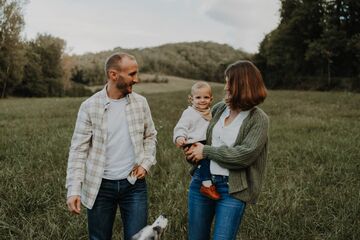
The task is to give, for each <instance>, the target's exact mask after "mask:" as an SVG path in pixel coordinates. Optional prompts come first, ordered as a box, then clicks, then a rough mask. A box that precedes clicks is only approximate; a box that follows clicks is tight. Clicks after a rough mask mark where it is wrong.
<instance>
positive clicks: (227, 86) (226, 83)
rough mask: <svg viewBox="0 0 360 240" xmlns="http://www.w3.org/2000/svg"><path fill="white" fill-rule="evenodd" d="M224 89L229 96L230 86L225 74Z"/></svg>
mask: <svg viewBox="0 0 360 240" xmlns="http://www.w3.org/2000/svg"><path fill="white" fill-rule="evenodd" d="M224 90H225V94H226V97H229V96H230V87H229V78H228V77H227V76H226V77H225V87H224Z"/></svg>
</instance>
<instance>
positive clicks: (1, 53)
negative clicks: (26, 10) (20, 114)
mask: <svg viewBox="0 0 360 240" xmlns="http://www.w3.org/2000/svg"><path fill="white" fill-rule="evenodd" d="M22 4H23V3H22V2H21V1H11V0H9V1H7V0H0V90H1V92H0V97H1V98H3V97H5V96H7V95H8V94H10V93H11V92H12V91H13V89H14V87H15V86H16V85H17V84H18V83H19V82H20V81H21V78H22V73H23V71H22V69H23V54H24V52H23V47H22V42H21V37H20V33H21V31H22V28H23V26H24V20H23V15H22V12H21V7H22Z"/></svg>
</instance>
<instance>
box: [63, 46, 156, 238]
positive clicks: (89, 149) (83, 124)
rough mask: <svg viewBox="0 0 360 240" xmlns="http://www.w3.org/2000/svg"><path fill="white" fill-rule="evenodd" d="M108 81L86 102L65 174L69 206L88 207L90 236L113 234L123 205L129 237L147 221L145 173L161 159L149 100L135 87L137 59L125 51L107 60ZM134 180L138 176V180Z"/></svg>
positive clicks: (126, 233)
mask: <svg viewBox="0 0 360 240" xmlns="http://www.w3.org/2000/svg"><path fill="white" fill-rule="evenodd" d="M105 73H106V76H107V84H106V85H105V87H104V89H103V90H101V91H100V92H98V93H96V94H94V95H93V96H91V97H90V98H88V99H87V100H86V101H84V102H83V103H82V104H81V106H80V110H79V113H78V117H77V121H76V126H75V130H74V135H73V138H72V141H71V147H70V153H69V160H68V169H67V177H66V188H67V190H68V192H67V205H68V208H69V211H70V212H72V213H75V214H79V213H80V202H82V204H83V205H84V206H85V207H86V208H87V214H88V230H89V239H111V236H112V228H113V223H114V219H115V215H116V211H117V206H119V207H120V212H121V218H122V222H123V226H124V239H130V238H131V236H132V235H134V234H135V233H137V232H138V231H139V230H140V229H142V228H143V227H144V226H146V225H147V187H146V182H145V176H146V175H147V173H148V172H149V170H150V167H151V166H152V165H154V164H155V163H156V160H155V151H156V134H157V132H156V130H155V127H154V123H153V121H152V118H151V113H150V108H149V106H148V103H147V101H146V99H145V98H144V97H142V96H140V95H139V94H136V93H133V92H132V86H133V85H134V84H136V83H138V82H139V79H138V64H137V62H136V60H135V58H134V57H133V56H131V55H128V54H126V53H116V54H113V55H111V56H110V57H109V58H108V59H107V61H106V64H105ZM131 180H136V181H135V183H134V182H133V181H131Z"/></svg>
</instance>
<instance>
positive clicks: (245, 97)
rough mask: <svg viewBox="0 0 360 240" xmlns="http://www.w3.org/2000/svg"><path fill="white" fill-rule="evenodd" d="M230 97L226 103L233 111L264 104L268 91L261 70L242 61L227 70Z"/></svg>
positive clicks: (248, 62) (231, 65)
mask: <svg viewBox="0 0 360 240" xmlns="http://www.w3.org/2000/svg"><path fill="white" fill-rule="evenodd" d="M225 78H227V81H228V83H227V87H228V91H229V95H228V96H226V97H225V102H226V103H227V104H228V105H229V107H230V108H231V109H234V110H235V109H241V110H243V111H246V110H249V109H251V108H253V107H255V106H257V105H259V104H260V103H262V102H263V101H264V100H265V98H266V96H267V90H266V87H265V84H264V81H263V78H262V76H261V73H260V71H259V69H258V68H257V67H256V66H255V65H254V64H253V63H252V62H250V61H246V60H240V61H237V62H235V63H233V64H230V65H229V66H228V67H227V68H226V70H225Z"/></svg>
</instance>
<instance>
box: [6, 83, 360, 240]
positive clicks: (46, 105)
mask: <svg viewBox="0 0 360 240" xmlns="http://www.w3.org/2000/svg"><path fill="white" fill-rule="evenodd" d="M214 89H215V91H214V95H215V100H216V101H218V100H219V99H220V98H221V97H222V94H223V93H222V87H215V88H214ZM146 96H147V98H148V101H149V104H150V107H151V109H152V113H153V118H154V121H155V124H156V127H157V130H158V149H157V160H158V164H157V165H156V166H155V167H154V168H153V171H152V175H151V176H150V177H148V186H149V193H150V194H149V204H150V207H149V214H150V216H149V222H150V221H153V220H154V219H155V218H156V217H157V216H158V215H159V214H160V213H164V214H166V215H167V216H168V218H169V226H168V229H167V231H166V233H165V239H170V240H179V239H186V228H187V226H186V224H187V219H186V218H187V207H186V201H187V199H186V198H187V197H186V196H187V187H188V184H189V181H190V177H189V175H188V168H189V166H188V165H187V163H185V161H184V160H183V157H182V153H181V152H180V151H179V150H177V149H176V148H175V147H174V145H173V144H172V142H171V135H172V129H173V127H174V125H175V123H176V121H177V119H178V118H179V117H180V114H181V112H182V110H183V109H184V108H185V107H186V105H187V100H186V96H187V91H176V92H164V93H157V94H151V93H150V94H146ZM82 100H83V98H62V99H58V98H46V99H7V100H1V101H0V164H1V168H0V180H1V188H0V239H40V240H42V239H87V229H86V214H85V211H84V208H83V209H82V213H81V215H80V216H71V215H70V214H69V213H68V212H67V208H66V205H65V195H66V192H65V188H64V184H65V174H66V164H67V155H68V147H69V144H70V139H71V136H72V131H73V127H74V123H75V118H76V113H77V110H78V107H79V105H80V103H81V101H82ZM359 103H360V95H359V94H352V93H334V92H331V93H325V92H297V91H270V94H269V97H268V99H267V100H266V102H265V103H264V104H263V106H262V108H263V109H264V110H265V111H266V112H267V113H268V115H269V116H270V119H271V128H270V141H271V142H270V152H269V160H268V165H267V177H266V181H265V185H264V187H263V191H262V195H261V197H260V199H259V203H258V204H257V205H255V206H249V207H248V208H247V209H246V213H245V217H244V220H243V222H242V227H241V231H240V233H239V238H238V239H243V240H250V239H254V240H255V239H256V240H258V239H260V240H261V239H269V240H273V239H294V240H295V239H296V240H299V239H303V240H308V239H314V240H319V239H344V240H345V239H359V238H360V218H359V216H360V174H359V173H360V151H359V149H360V121H359V119H360V108H359ZM114 232H115V236H114V239H120V232H121V226H120V221H119V217H117V220H116V224H115V230H114Z"/></svg>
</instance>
